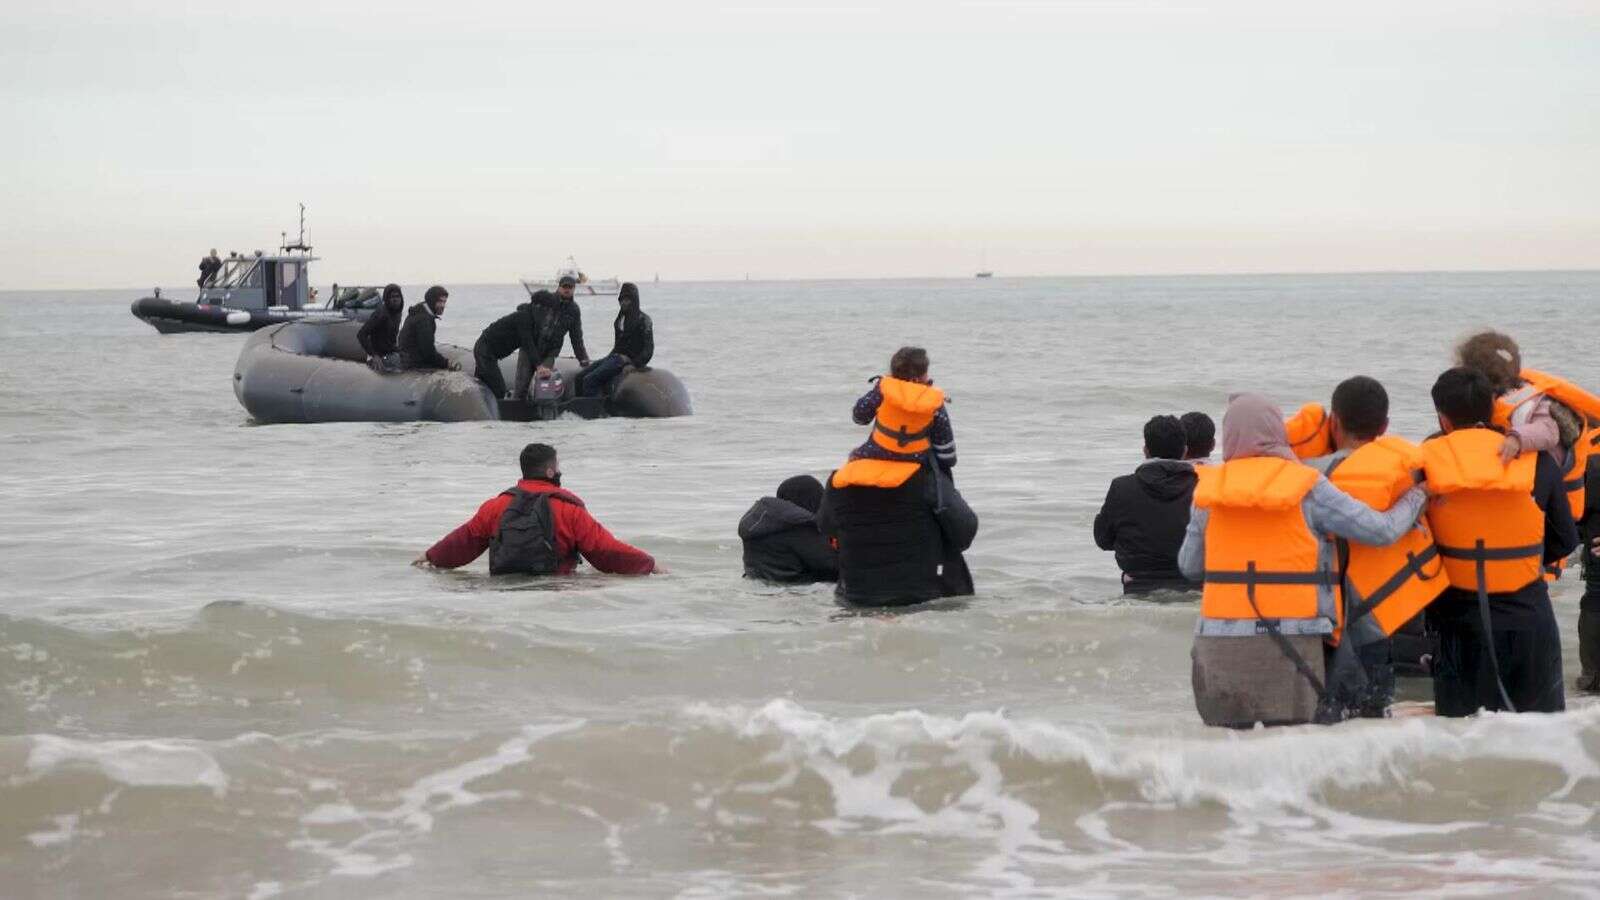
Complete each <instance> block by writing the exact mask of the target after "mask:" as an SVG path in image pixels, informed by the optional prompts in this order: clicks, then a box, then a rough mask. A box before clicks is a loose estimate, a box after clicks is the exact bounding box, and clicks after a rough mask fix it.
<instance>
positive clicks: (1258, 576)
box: [1178, 393, 1428, 728]
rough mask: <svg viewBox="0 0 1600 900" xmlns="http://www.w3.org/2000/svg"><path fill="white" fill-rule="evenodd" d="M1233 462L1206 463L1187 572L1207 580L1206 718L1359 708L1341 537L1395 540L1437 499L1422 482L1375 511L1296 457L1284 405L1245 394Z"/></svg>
mask: <svg viewBox="0 0 1600 900" xmlns="http://www.w3.org/2000/svg"><path fill="white" fill-rule="evenodd" d="M1222 460H1223V462H1222V464H1221V465H1209V466H1201V467H1199V469H1198V470H1197V473H1198V475H1199V476H1200V478H1199V483H1198V484H1197V485H1196V486H1195V491H1194V508H1193V510H1192V511H1191V512H1190V515H1189V528H1188V531H1187V532H1186V533H1185V535H1184V541H1183V546H1182V547H1180V548H1179V550H1178V568H1179V570H1180V571H1182V572H1183V575H1184V577H1185V578H1188V579H1190V580H1192V581H1197V582H1198V581H1204V582H1205V588H1204V590H1203V592H1202V593H1201V596H1200V622H1199V625H1198V626H1197V627H1196V629H1195V638H1194V646H1193V648H1192V649H1191V651H1190V657H1191V660H1192V663H1193V668H1192V672H1191V678H1192V681H1193V687H1194V702H1195V708H1196V709H1197V710H1198V711H1199V713H1200V718H1201V720H1202V721H1204V722H1205V723H1206V724H1207V725H1218V726H1225V727H1229V728H1251V727H1253V726H1255V725H1256V724H1257V723H1262V724H1266V725H1299V724H1304V723H1307V722H1320V723H1325V724H1326V723H1331V722H1336V721H1339V720H1341V719H1343V718H1345V717H1346V716H1348V715H1349V714H1350V713H1351V712H1352V710H1353V709H1354V708H1355V706H1356V704H1357V703H1359V695H1360V694H1361V693H1362V691H1363V689H1364V687H1365V685H1364V683H1363V682H1364V677H1365V676H1364V675H1363V674H1362V672H1361V665H1360V663H1359V661H1358V660H1356V659H1355V657H1354V651H1352V650H1351V649H1350V642H1349V641H1344V642H1342V643H1341V644H1340V645H1339V646H1338V648H1337V652H1335V650H1334V649H1332V648H1330V649H1328V650H1327V651H1325V650H1324V646H1325V643H1324V642H1325V641H1328V640H1331V639H1332V636H1333V634H1334V624H1335V617H1336V615H1337V608H1336V605H1335V604H1336V603H1337V594H1336V592H1335V590H1334V588H1335V586H1336V585H1337V584H1338V583H1339V576H1338V570H1339V566H1338V559H1337V555H1338V554H1337V550H1336V545H1335V544H1334V542H1333V541H1330V540H1325V539H1324V538H1323V536H1324V535H1328V534H1333V535H1337V536H1339V537H1342V538H1346V539H1348V540H1351V541H1355V542H1358V543H1362V544H1367V545H1369V546H1373V547H1386V546H1388V545H1390V544H1392V543H1394V542H1395V541H1397V540H1399V539H1400V537H1401V536H1402V535H1404V534H1406V533H1407V532H1408V531H1410V530H1411V527H1412V525H1413V524H1415V523H1416V521H1417V517H1418V516H1419V515H1420V514H1421V513H1422V510H1423V508H1424V506H1425V505H1426V503H1427V499H1428V498H1427V494H1426V493H1425V492H1424V491H1423V489H1422V488H1420V487H1413V488H1412V489H1411V490H1409V491H1407V492H1406V493H1405V494H1404V495H1403V496H1402V497H1401V498H1400V499H1399V500H1398V501H1396V502H1395V504H1394V505H1393V506H1392V507H1390V508H1389V510H1388V511H1387V512H1376V511H1374V510H1373V509H1372V507H1370V506H1367V505H1366V504H1365V503H1362V502H1361V501H1360V500H1357V499H1355V498H1354V497H1351V496H1350V495H1349V494H1346V493H1345V492H1344V491H1342V490H1340V489H1339V488H1337V487H1335V486H1334V484H1333V483H1332V482H1330V481H1329V480H1328V479H1327V477H1326V476H1325V475H1323V474H1322V473H1321V472H1320V471H1318V470H1317V469H1314V468H1312V467H1311V466H1308V465H1305V464H1304V463H1302V462H1300V461H1299V460H1298V459H1296V458H1295V455H1294V451H1293V450H1291V449H1290V448H1289V439H1288V433H1287V432H1286V431H1285V429H1284V424H1283V413H1282V412H1281V411H1280V410H1279V409H1278V407H1277V406H1274V405H1273V404H1272V403H1271V402H1270V401H1268V400H1267V398H1265V397H1263V396H1261V395H1260V394H1248V393H1247V394H1236V395H1234V396H1233V397H1231V398H1230V399H1229V401H1228V410H1227V412H1226V413H1225V414H1224V415H1223V417H1222Z"/></svg>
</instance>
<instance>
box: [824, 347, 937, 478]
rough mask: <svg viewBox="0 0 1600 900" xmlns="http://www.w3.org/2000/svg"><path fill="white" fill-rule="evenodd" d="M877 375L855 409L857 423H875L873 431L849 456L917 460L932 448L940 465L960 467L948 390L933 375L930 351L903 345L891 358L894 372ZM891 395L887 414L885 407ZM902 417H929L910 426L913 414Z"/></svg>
mask: <svg viewBox="0 0 1600 900" xmlns="http://www.w3.org/2000/svg"><path fill="white" fill-rule="evenodd" d="M875 380H876V382H877V383H876V384H874V385H873V388H872V390H870V391H867V392H866V393H865V394H862V395H861V399H859V400H857V401H856V405H855V408H854V409H852V410H851V412H850V416H851V418H853V419H854V420H855V423H856V424H857V425H866V424H867V423H869V422H870V423H872V433H871V434H870V435H868V437H867V440H866V442H865V443H863V444H862V445H861V446H859V447H857V448H856V449H854V450H852V451H850V458H851V459H852V460H856V459H884V460H896V461H908V460H911V461H914V460H918V459H921V458H923V457H924V456H925V455H926V454H928V453H929V451H930V450H931V451H932V453H933V457H934V459H935V460H936V461H937V462H938V464H939V468H941V469H944V470H945V471H949V470H950V469H953V468H955V464H956V437H955V431H954V430H953V429H952V428H951V427H950V411H949V410H948V409H947V408H946V407H945V405H944V401H945V395H944V392H943V391H941V390H939V389H938V388H936V387H934V386H933V379H932V378H929V377H928V351H926V350H924V349H922V348H921V347H901V348H900V349H899V350H896V351H895V352H894V356H892V357H890V359H889V374H888V375H883V376H879V377H878V378H877V379H875ZM886 401H888V409H889V413H888V415H885V414H884V411H883V409H884V405H885V402H886ZM903 417H911V418H915V419H916V420H917V421H921V420H922V419H924V418H926V419H928V421H927V422H926V423H925V424H923V425H921V426H920V427H918V428H911V427H909V426H910V419H909V418H906V419H905V420H902V418H903ZM930 417H931V418H930Z"/></svg>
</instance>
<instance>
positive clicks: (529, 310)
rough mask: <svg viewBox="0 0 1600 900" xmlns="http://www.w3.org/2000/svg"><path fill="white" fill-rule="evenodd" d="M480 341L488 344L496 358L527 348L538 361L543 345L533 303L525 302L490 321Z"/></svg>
mask: <svg viewBox="0 0 1600 900" xmlns="http://www.w3.org/2000/svg"><path fill="white" fill-rule="evenodd" d="M478 342H479V343H481V344H484V345H486V346H487V347H488V348H489V352H490V353H493V354H494V357H495V359H505V358H506V357H508V356H510V355H511V354H513V353H515V352H517V351H518V350H526V351H527V353H528V358H529V359H530V360H533V361H534V362H538V361H539V359H540V357H541V356H542V353H541V350H542V349H543V347H542V345H541V344H540V342H539V322H538V317H537V316H535V315H534V309H533V304H532V303H531V302H530V303H524V304H522V305H520V306H518V307H517V308H516V309H514V310H512V311H511V312H509V313H507V314H505V315H503V316H501V317H500V318H498V319H495V320H494V321H493V322H490V323H489V327H488V328H485V329H484V330H483V334H480V335H478Z"/></svg>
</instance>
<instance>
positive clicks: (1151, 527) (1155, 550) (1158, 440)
mask: <svg viewBox="0 0 1600 900" xmlns="http://www.w3.org/2000/svg"><path fill="white" fill-rule="evenodd" d="M1186 446H1187V439H1186V437H1185V435H1184V430H1183V425H1182V424H1181V423H1180V422H1179V421H1178V418H1177V417H1176V416H1156V417H1155V418H1153V419H1151V420H1150V421H1148V422H1146V423H1145V426H1144V456H1145V460H1146V462H1144V463H1143V464H1141V465H1140V466H1139V468H1137V469H1135V470H1134V471H1133V474H1131V475H1119V476H1118V477H1116V478H1114V479H1112V481H1111V488H1110V490H1108V491H1106V501H1105V504H1104V505H1102V506H1101V507H1100V514H1099V515H1097V516H1095V517H1094V542H1095V544H1097V545H1098V546H1099V547H1100V549H1101V550H1112V551H1115V553H1116V559H1117V566H1118V568H1120V569H1122V592H1123V593H1124V594H1148V593H1149V592H1151V591H1155V590H1163V589H1164V590H1180V591H1183V590H1199V589H1200V585H1198V584H1195V583H1194V582H1192V581H1189V580H1188V579H1186V578H1184V577H1183V573H1182V572H1180V571H1178V548H1179V547H1181V546H1183V534H1184V531H1185V530H1186V529H1187V528H1188V527H1189V506H1190V502H1191V501H1192V500H1193V498H1194V486H1195V483H1196V482H1197V481H1199V476H1197V475H1195V471H1194V466H1192V465H1190V464H1189V463H1186V462H1182V461H1181V460H1182V459H1183V457H1184V453H1185V450H1186Z"/></svg>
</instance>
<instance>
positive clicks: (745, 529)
mask: <svg viewBox="0 0 1600 900" xmlns="http://www.w3.org/2000/svg"><path fill="white" fill-rule="evenodd" d="M739 540H740V541H741V542H743V544H744V577H746V578H764V579H766V580H767V581H776V582H778V583H780V584H810V583H812V582H816V581H838V580H839V552H838V551H837V550H834V549H833V545H832V544H830V543H829V542H828V539H827V538H826V537H824V536H823V534H822V532H821V531H818V530H817V517H816V516H815V515H814V514H812V512H811V511H810V510H808V509H806V508H805V507H803V506H800V505H798V504H795V503H790V502H789V501H787V500H780V499H779V498H777V497H762V498H761V499H760V500H757V501H756V502H755V505H754V506H752V507H750V511H749V512H747V513H745V514H744V518H742V519H740V520H739Z"/></svg>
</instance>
